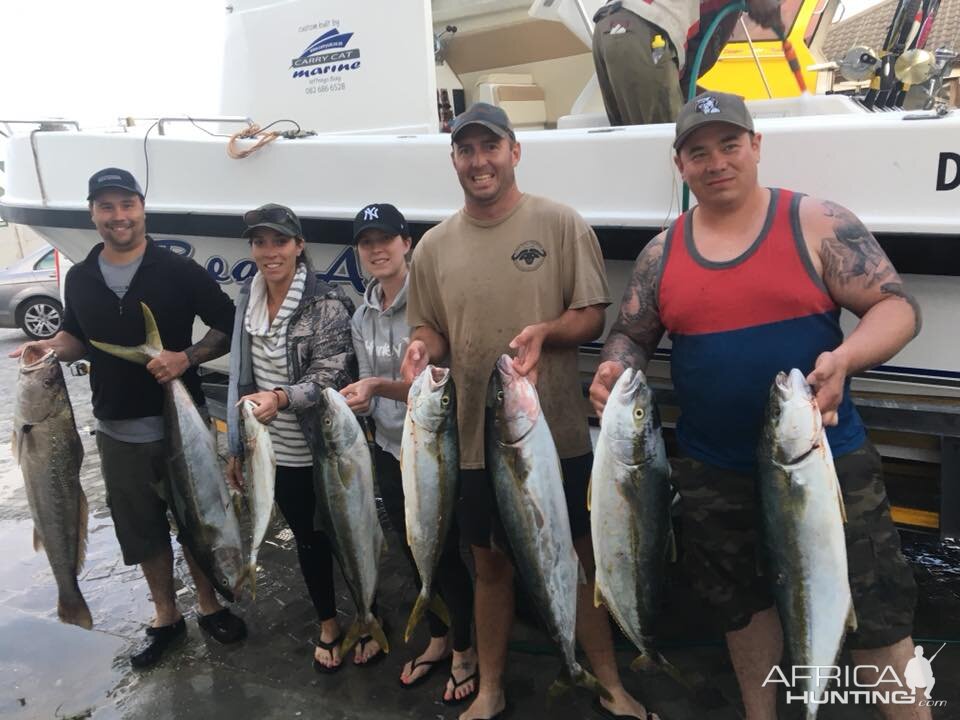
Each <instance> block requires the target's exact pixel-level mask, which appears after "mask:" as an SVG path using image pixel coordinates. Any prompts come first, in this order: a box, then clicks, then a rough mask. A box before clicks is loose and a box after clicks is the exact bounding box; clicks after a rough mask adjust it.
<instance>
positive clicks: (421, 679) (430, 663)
mask: <svg viewBox="0 0 960 720" xmlns="http://www.w3.org/2000/svg"><path fill="white" fill-rule="evenodd" d="M450 657H451V656H450V655H447V656H445V657H442V658H437V659H436V660H421V661H420V662H417V659H416V658H413V659H412V660H410V661H409V662H410V672H411V673H413V671H414V670H416V669H417V668H418V667H424V666H426V668H427V671H426V672H425V673H423V674H422V675H420V676H418V677H417V679H416V680H412V681H411V682H408V683H405V682H404V681H403V680H400V687H402V688H403V689H404V690H409V689H410V688H415V687H417V685H422V684H423V683H425V682H426V681H427V679H428V678H429V677H430V676H431V675H432V674H433V671H434V670H436V669H437V665H439V664H440V663H444V662H449V661H450ZM398 680H399V678H398Z"/></svg>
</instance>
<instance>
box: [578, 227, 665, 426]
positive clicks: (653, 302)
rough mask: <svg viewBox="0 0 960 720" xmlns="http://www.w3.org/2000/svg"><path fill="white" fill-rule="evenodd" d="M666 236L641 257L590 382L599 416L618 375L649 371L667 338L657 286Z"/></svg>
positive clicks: (647, 247)
mask: <svg viewBox="0 0 960 720" xmlns="http://www.w3.org/2000/svg"><path fill="white" fill-rule="evenodd" d="M666 237H667V234H666V233H665V232H663V233H660V234H659V235H657V237H655V238H654V239H653V240H651V241H650V242H649V243H648V244H647V246H646V247H645V248H644V249H643V252H641V253H640V256H639V257H638V258H637V262H636V264H635V265H634V267H633V274H632V275H631V276H630V282H629V283H628V284H627V289H626V290H625V291H624V293H623V300H622V301H621V302H620V311H619V312H618V313H617V320H616V322H614V324H613V327H612V328H610V334H609V335H607V341H606V343H604V345H603V351H602V352H601V353H600V365H599V366H598V367H597V373H596V375H594V377H593V383H592V384H591V385H590V402H591V403H592V404H593V407H594V409H595V410H596V412H597V415H598V416H599V415H602V414H603V407H604V405H606V403H607V398H608V397H609V396H610V391H611V390H612V389H613V386H614V384H615V383H616V381H617V378H619V377H620V375H622V374H623V371H624V370H626V369H627V368H628V367H629V368H635V369H637V370H646V368H647V364H648V363H649V362H650V359H651V358H652V357H653V353H654V351H655V350H656V349H657V345H658V344H659V343H660V338H662V337H663V332H664V328H663V324H662V323H661V322H660V312H659V309H658V308H657V297H656V287H657V275H658V273H659V272H660V264H661V260H662V259H663V247H664V243H665V241H666Z"/></svg>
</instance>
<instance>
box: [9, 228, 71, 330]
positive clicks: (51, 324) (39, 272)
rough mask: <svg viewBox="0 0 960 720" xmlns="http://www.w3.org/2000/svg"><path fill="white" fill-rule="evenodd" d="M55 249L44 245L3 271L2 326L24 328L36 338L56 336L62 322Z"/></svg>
mask: <svg viewBox="0 0 960 720" xmlns="http://www.w3.org/2000/svg"><path fill="white" fill-rule="evenodd" d="M54 252H55V251H54V249H53V248H52V247H50V246H49V245H43V246H42V247H40V248H38V249H37V250H35V251H33V252H32V253H30V254H29V255H27V256H26V257H25V258H23V259H22V260H18V261H17V262H15V263H14V264H13V265H11V266H10V267H7V268H5V269H3V270H0V327H4V328H14V327H18V328H20V329H21V330H23V332H24V333H26V334H27V335H28V336H29V337H31V338H33V339H34V340H43V339H46V338H49V337H53V336H54V335H56V334H57V332H58V331H59V330H60V325H61V324H62V322H63V305H62V304H61V303H60V288H59V286H58V284H57V270H56V262H57V261H56V257H55V256H54Z"/></svg>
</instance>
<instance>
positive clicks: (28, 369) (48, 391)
mask: <svg viewBox="0 0 960 720" xmlns="http://www.w3.org/2000/svg"><path fill="white" fill-rule="evenodd" d="M69 406H70V398H69V396H68V395H67V383H66V381H65V380H64V379H63V371H62V370H61V369H60V361H59V360H57V356H56V354H55V353H54V352H53V350H49V351H47V352H46V353H45V354H44V355H43V356H42V357H40V358H39V359H37V360H32V361H31V362H25V360H24V358H23V357H21V358H20V373H19V377H18V378H17V403H16V410H15V417H16V423H17V424H18V425H20V424H23V425H36V424H37V423H40V422H43V421H44V420H46V419H47V418H48V417H51V416H53V415H56V414H58V413H60V412H61V411H63V410H64V409H65V408H67V407H69Z"/></svg>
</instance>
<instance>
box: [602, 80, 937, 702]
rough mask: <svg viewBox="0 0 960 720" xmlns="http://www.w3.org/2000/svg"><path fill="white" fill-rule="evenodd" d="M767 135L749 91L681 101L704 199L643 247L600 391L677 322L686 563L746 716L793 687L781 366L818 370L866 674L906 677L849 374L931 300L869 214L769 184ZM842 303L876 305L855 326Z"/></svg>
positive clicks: (890, 571)
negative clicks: (763, 454) (782, 587)
mask: <svg viewBox="0 0 960 720" xmlns="http://www.w3.org/2000/svg"><path fill="white" fill-rule="evenodd" d="M760 143H761V137H760V135H759V134H757V133H756V132H755V131H754V126H753V120H752V118H751V117H750V113H749V112H748V110H747V107H746V105H745V104H744V102H743V99H742V98H740V97H737V96H736V95H728V94H725V93H716V92H708V93H704V94H702V95H700V96H698V97H697V98H695V99H694V100H692V101H691V102H689V103H687V104H686V105H684V106H683V108H682V109H681V111H680V115H679V117H678V118H677V125H676V137H675V141H674V148H675V149H676V165H677V168H678V169H679V170H680V174H681V175H682V177H683V179H684V180H685V181H686V182H687V183H688V184H689V186H690V189H691V191H692V192H693V194H694V195H696V197H697V201H698V205H697V206H696V207H695V208H694V209H693V210H690V211H689V212H687V213H685V214H684V215H682V216H681V217H680V218H678V219H677V220H676V221H675V222H674V223H673V224H672V225H671V226H670V228H669V229H668V230H667V231H665V232H663V233H661V234H660V235H658V236H657V237H656V238H654V239H653V240H652V241H651V242H650V243H649V244H648V245H647V246H646V247H645V248H644V249H643V251H642V252H641V253H640V256H639V257H638V258H637V263H636V267H635V268H634V271H633V276H632V278H631V280H630V283H629V285H628V286H627V290H626V293H625V294H624V298H623V303H622V305H621V307H620V313H619V316H618V319H617V321H616V323H615V324H614V325H613V327H612V328H611V330H610V334H609V335H608V337H607V341H606V343H605V345H604V348H603V352H602V354H601V356H600V359H601V362H600V365H599V366H598V368H597V372H596V375H595V377H594V380H593V384H592V385H591V387H590V399H591V401H592V403H593V405H594V408H595V409H596V411H597V413H598V414H601V413H602V411H603V407H604V405H605V404H606V402H607V398H608V397H609V395H610V391H611V389H612V388H613V386H614V384H615V382H616V380H617V378H618V377H620V375H621V374H622V373H623V372H624V370H625V369H626V368H635V369H639V370H646V366H647V364H648V363H649V362H650V359H651V358H652V357H653V353H654V351H655V350H656V348H657V345H658V343H659V342H660V339H661V337H662V336H663V334H664V333H665V332H669V333H670V339H671V341H672V351H671V357H670V373H671V377H672V379H673V383H674V387H675V388H676V391H677V398H678V404H679V406H680V418H679V420H678V422H677V442H678V445H679V447H680V453H681V457H679V458H676V459H674V460H673V461H672V462H671V464H672V466H673V476H672V481H673V483H674V484H675V486H676V487H677V490H678V491H679V493H680V495H681V497H682V499H683V502H682V503H681V509H682V521H683V535H682V537H683V543H684V548H683V549H684V553H683V555H684V564H685V565H686V567H687V570H688V574H689V577H690V579H691V582H692V584H693V586H694V588H695V589H696V590H697V592H698V593H699V594H700V595H702V596H703V598H704V599H705V600H706V601H707V603H708V604H709V606H710V608H711V610H713V612H714V616H715V619H716V621H717V624H718V626H719V629H720V630H722V631H723V632H724V633H725V635H726V640H727V647H728V649H729V651H730V657H731V660H732V662H733V667H734V670H735V672H736V675H737V680H738V682H739V684H740V691H741V694H742V696H743V703H744V707H745V709H746V717H747V718H748V720H755V719H757V720H759V719H761V718H772V717H776V705H777V683H775V682H769V681H768V677H769V675H770V673H771V672H772V668H773V666H774V665H778V664H779V663H780V659H781V655H782V653H783V636H782V632H781V625H780V620H779V619H778V616H777V609H776V607H775V605H774V599H773V595H772V590H771V585H772V583H771V579H770V578H767V577H763V576H761V575H759V574H758V573H757V568H758V567H759V566H760V565H759V563H758V556H759V552H758V550H757V544H758V537H757V535H758V531H757V528H756V527H755V526H756V523H757V518H758V517H759V515H760V512H761V510H760V508H759V507H758V505H759V503H758V499H757V491H756V487H757V473H758V469H757V460H756V457H757V447H758V446H759V444H760V436H761V432H762V428H763V424H764V411H765V408H766V404H767V400H768V397H769V395H770V392H771V391H770V387H771V384H772V382H773V380H774V378H775V377H776V376H777V374H778V373H779V372H781V371H784V370H787V371H789V370H790V369H791V368H798V369H800V370H801V371H802V372H803V373H805V374H807V375H806V381H807V383H809V385H810V386H811V387H812V388H813V390H814V392H815V393H816V400H817V405H818V406H819V409H820V412H821V414H822V421H823V425H824V426H826V428H827V432H826V435H827V438H828V441H829V448H830V450H831V451H832V454H833V458H834V463H835V466H836V470H837V476H838V479H839V484H840V489H841V491H842V494H843V503H844V505H845V507H846V518H847V522H846V523H845V525H844V532H845V535H846V552H847V566H848V574H849V581H850V594H851V596H852V600H853V610H854V613H855V615H856V621H857V627H856V630H854V631H851V632H849V633H848V635H847V641H846V642H847V647H849V648H850V649H851V652H852V655H853V659H854V662H855V664H856V665H859V666H861V668H862V669H863V670H864V674H863V675H862V677H861V680H860V682H861V687H877V683H878V682H891V680H890V676H889V673H897V674H899V673H902V672H903V668H904V667H905V666H906V664H907V662H908V661H909V660H910V659H911V658H912V657H913V654H914V652H913V641H912V640H911V638H910V635H911V632H912V630H913V612H914V606H915V604H916V586H915V584H914V581H913V575H912V573H911V571H910V567H909V566H908V565H907V563H906V561H905V560H904V558H903V555H902V554H901V552H900V539H899V535H898V534H897V530H896V528H895V527H894V525H893V522H892V520H891V519H890V506H889V502H888V500H887V497H886V490H885V488H884V484H883V476H882V469H881V463H880V456H879V455H878V454H877V451H876V450H875V449H874V447H873V446H872V445H871V444H870V441H869V440H868V439H867V435H866V431H865V429H864V426H863V423H862V421H861V420H860V417H859V415H858V414H857V410H856V408H855V407H854V405H853V402H852V401H851V398H850V382H849V378H850V376H851V375H854V374H856V373H860V372H862V371H864V370H866V369H868V368H871V367H873V366H875V365H879V364H880V363H883V362H886V361H887V360H888V359H889V358H891V357H893V355H895V354H896V353H897V352H899V351H900V350H901V349H902V348H903V347H904V346H905V345H906V344H907V343H908V342H909V341H910V340H911V339H912V338H913V337H915V336H916V335H917V333H919V332H920V310H919V307H918V306H917V304H916V301H915V300H914V299H913V297H912V296H911V295H910V294H909V293H908V292H907V291H906V290H905V289H904V285H903V282H902V280H901V279H900V277H899V275H898V274H897V271H896V270H895V269H894V267H893V265H892V264H891V263H890V260H889V259H888V258H887V256H886V254H885V253H884V252H883V250H882V249H881V247H880V245H879V244H878V243H877V241H876V239H875V238H874V237H873V235H871V234H870V231H869V230H867V228H866V227H864V225H863V223H861V222H860V220H858V219H857V217H856V216H855V215H854V214H853V213H851V212H850V211H849V210H847V209H846V208H843V207H841V206H839V205H837V204H835V203H832V202H829V201H825V200H817V199H814V198H811V197H806V196H804V195H801V194H799V193H793V192H791V191H789V190H785V189H777V188H765V187H763V186H761V185H760V184H759V183H758V182H757V169H758V164H759V162H760ZM841 308H846V309H848V310H850V311H851V312H853V313H854V314H856V315H857V316H858V317H859V318H860V322H859V324H858V325H857V327H856V328H855V329H854V330H853V332H851V333H850V334H849V335H847V337H846V338H844V334H843V331H842V330H841V328H840V323H839V316H840V310H841ZM705 358H706V360H705ZM870 667H873V668H875V669H877V671H878V672H868V671H867V670H868V669H869V668H870ZM880 668H886V671H885V672H887V673H888V674H887V675H885V677H887V680H886V681H884V680H882V679H879V675H880V673H879V669H880ZM902 686H903V685H902V684H901V687H902ZM882 710H883V712H884V715H885V716H886V717H888V718H907V717H910V718H928V717H930V715H929V712H930V711H929V710H927V709H925V708H918V707H914V706H912V705H886V706H884V707H883V708H882Z"/></svg>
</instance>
